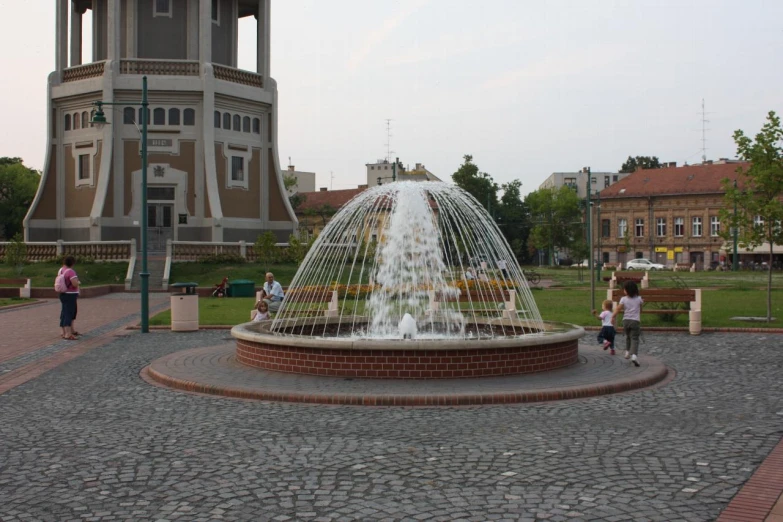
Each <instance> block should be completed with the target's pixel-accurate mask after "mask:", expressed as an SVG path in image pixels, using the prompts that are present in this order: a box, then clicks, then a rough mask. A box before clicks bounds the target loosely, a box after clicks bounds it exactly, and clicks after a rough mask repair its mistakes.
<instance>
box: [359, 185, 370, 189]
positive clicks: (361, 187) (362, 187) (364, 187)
mask: <svg viewBox="0 0 783 522" xmlns="http://www.w3.org/2000/svg"><path fill="white" fill-rule="evenodd" d="M357 188H360V189H366V188H368V185H366V184H365V185H359V186H358V187H357Z"/></svg>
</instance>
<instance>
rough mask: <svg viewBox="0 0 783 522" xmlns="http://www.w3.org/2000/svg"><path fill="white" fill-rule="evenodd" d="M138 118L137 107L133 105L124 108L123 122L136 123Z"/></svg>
mask: <svg viewBox="0 0 783 522" xmlns="http://www.w3.org/2000/svg"><path fill="white" fill-rule="evenodd" d="M135 118H136V109H134V108H133V107H125V108H124V109H122V123H125V124H127V125H133V124H134V123H135V121H134V119H135Z"/></svg>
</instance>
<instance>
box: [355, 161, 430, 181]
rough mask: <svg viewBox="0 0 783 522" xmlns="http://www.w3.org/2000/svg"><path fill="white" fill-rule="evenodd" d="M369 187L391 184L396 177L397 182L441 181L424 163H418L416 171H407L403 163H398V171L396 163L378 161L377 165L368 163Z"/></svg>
mask: <svg viewBox="0 0 783 522" xmlns="http://www.w3.org/2000/svg"><path fill="white" fill-rule="evenodd" d="M365 167H366V168H367V185H368V186H373V185H381V184H383V183H391V182H392V180H393V179H394V177H395V176H396V179H397V181H441V180H440V178H438V177H437V176H436V175H435V174H433V173H432V172H430V171H429V170H427V168H426V167H425V166H424V164H423V163H416V165H415V168H414V169H412V170H411V169H406V168H405V166H403V164H402V162H400V161H397V169H396V171H395V169H394V162H390V161H388V160H385V159H383V160H378V161H376V162H375V163H367V164H366V165H365Z"/></svg>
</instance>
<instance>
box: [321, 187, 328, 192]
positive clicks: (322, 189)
mask: <svg viewBox="0 0 783 522" xmlns="http://www.w3.org/2000/svg"><path fill="white" fill-rule="evenodd" d="M328 190H329V188H328V187H321V192H326V191H328Z"/></svg>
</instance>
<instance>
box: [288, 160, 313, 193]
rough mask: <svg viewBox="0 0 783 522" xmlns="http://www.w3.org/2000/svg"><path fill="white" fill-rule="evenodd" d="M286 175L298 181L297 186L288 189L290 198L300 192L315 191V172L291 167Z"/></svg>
mask: <svg viewBox="0 0 783 522" xmlns="http://www.w3.org/2000/svg"><path fill="white" fill-rule="evenodd" d="M285 175H286V176H292V177H293V178H294V179H295V180H296V185H294V186H293V187H291V188H289V189H288V195H289V196H293V195H294V194H297V193H300V192H314V191H315V172H305V171H302V170H296V167H295V166H293V165H289V166H288V170H286V171H285Z"/></svg>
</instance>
